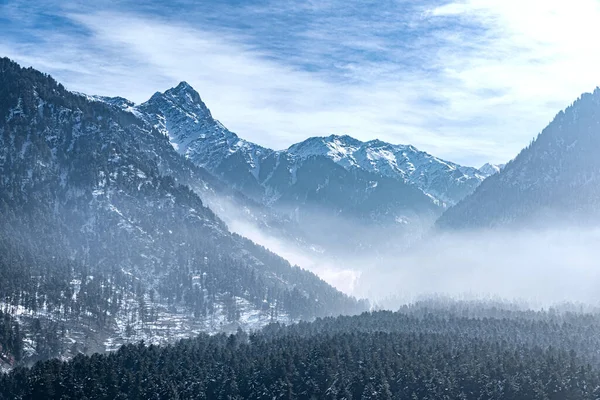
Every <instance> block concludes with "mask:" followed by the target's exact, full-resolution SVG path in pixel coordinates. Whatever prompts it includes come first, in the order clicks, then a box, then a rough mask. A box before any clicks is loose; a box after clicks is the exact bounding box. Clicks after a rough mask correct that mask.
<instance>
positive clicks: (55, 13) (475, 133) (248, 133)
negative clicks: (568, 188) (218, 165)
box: [0, 0, 600, 166]
mask: <svg viewBox="0 0 600 400" xmlns="http://www.w3.org/2000/svg"><path fill="white" fill-rule="evenodd" d="M415 3H416V4H415ZM115 4H117V5H115ZM598 18H600V7H599V5H598V3H597V2H596V1H594V0H577V1H574V2H569V3H568V4H567V3H564V2H559V1H537V0H527V1H519V2H517V1H513V0H504V1H499V0H485V1H478V0H468V1H455V2H442V1H430V0H428V1H424V2H409V1H378V2H362V1H361V2H359V1H356V2H354V1H351V2H341V1H337V0H326V1H319V2H311V1H309V2H306V1H302V2H300V1H297V2H295V1H284V2H280V1H279V2H271V1H253V2H242V3H239V2H234V1H224V2H217V3H211V2H192V1H175V2H168V4H165V3H164V2H160V3H159V2H156V3H153V2H147V3H145V4H144V5H143V6H138V5H136V4H135V3H133V2H129V1H121V2H118V3H115V2H103V1H99V2H95V3H94V4H93V5H89V4H88V3H87V2H69V3H68V5H64V4H61V3H59V2H52V1H46V2H41V3H37V4H36V5H32V4H31V2H22V1H20V0H9V1H8V2H5V3H4V5H2V6H0V37H1V38H2V39H1V40H0V54H2V55H6V56H9V57H11V58H14V59H15V60H17V61H19V62H21V63H23V64H26V65H32V66H34V67H36V68H39V69H41V70H44V71H46V72H49V73H51V74H52V75H53V76H55V77H56V78H57V79H59V80H61V81H63V82H65V83H66V85H67V86H68V87H69V88H71V89H73V90H78V91H83V92H88V93H94V94H103V95H122V96H125V97H128V98H130V99H132V100H134V101H136V102H140V101H144V100H145V99H147V98H148V97H149V96H150V95H151V94H152V93H153V92H154V91H157V90H161V91H162V90H165V89H167V88H169V87H171V86H174V85H176V84H177V83H178V81H180V80H187V81H188V82H190V83H191V84H192V85H193V86H194V87H195V88H196V89H197V90H198V91H199V92H200V94H201V96H202V98H203V99H204V100H205V101H206V103H207V104H208V106H209V107H210V108H211V110H212V111H213V114H214V115H215V116H216V117H217V118H218V119H220V120H221V121H222V122H223V123H224V124H225V125H226V126H227V127H229V128H230V129H232V130H234V131H236V132H238V133H239V134H240V135H241V136H243V137H245V138H247V139H250V140H253V141H255V142H258V143H260V144H262V145H265V146H269V147H273V148H284V147H287V146H289V145H290V144H292V143H294V142H297V141H300V140H303V139H305V138H306V137H308V136H313V135H327V134H331V133H340V134H341V133H345V134H350V135H352V136H355V137H357V138H359V139H373V138H380V139H382V140H386V141H390V142H393V143H410V144H413V145H415V146H417V147H419V148H421V149H423V150H425V151H428V152H430V153H433V154H435V155H437V156H441V157H444V158H447V159H450V160H452V161H457V162H460V163H464V164H469V165H476V166H478V165H479V164H482V163H483V162H486V161H493V162H501V161H506V160H507V159H510V158H512V157H513V156H514V155H515V154H516V153H517V152H518V151H519V149H520V148H521V147H523V146H524V145H526V144H527V143H528V142H529V141H530V139H531V138H532V137H533V136H535V135H536V134H537V132H539V131H540V130H541V129H542V128H543V127H544V126H545V125H546V124H547V123H548V122H549V121H550V120H551V118H552V117H553V116H554V114H556V112H558V111H559V110H560V109H561V108H564V107H565V106H566V105H568V104H569V103H571V102H572V101H573V100H574V99H575V98H576V97H577V96H578V95H579V94H581V93H582V92H584V91H590V90H592V89H593V88H594V87H595V86H596V85H597V84H598V83H599V82H600V76H599V75H600V73H598V72H597V71H600V51H599V50H600V44H598V42H597V41H596V40H595V38H597V37H598V34H599V33H600V26H598V24H596V21H598Z"/></svg>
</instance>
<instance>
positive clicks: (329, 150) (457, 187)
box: [287, 135, 485, 204]
mask: <svg viewBox="0 0 600 400" xmlns="http://www.w3.org/2000/svg"><path fill="white" fill-rule="evenodd" d="M287 151H288V152H289V153H291V154H293V155H295V156H297V157H301V158H306V157H309V156H315V155H321V156H325V157H328V158H330V159H331V160H333V161H334V162H336V163H337V164H339V165H341V166H343V167H344V168H346V169H350V168H359V169H363V170H366V171H368V172H373V173H379V174H382V175H384V176H387V177H390V178H394V179H399V180H401V181H403V182H407V183H410V184H414V185H416V186H417V187H419V189H421V190H422V191H423V192H424V193H425V194H427V195H429V196H431V197H433V198H435V199H436V200H438V201H440V202H441V203H445V204H454V203H456V202H457V201H458V200H460V199H461V198H462V197H463V196H464V195H466V194H468V193H469V192H470V191H472V190H473V189H474V188H475V187H476V186H477V185H478V184H479V183H480V182H481V181H482V180H483V179H484V178H485V176H483V174H481V173H480V172H479V171H478V170H477V169H475V168H471V167H463V166H460V165H458V164H454V163H452V162H449V161H445V160H442V159H440V158H437V157H434V156H432V155H430V154H428V153H426V152H423V151H420V150H418V149H417V148H415V147H414V146H412V145H402V144H399V145H395V144H391V143H388V142H384V141H382V140H379V139H374V140H370V141H368V142H362V141H360V140H357V139H354V138H352V137H350V136H347V135H344V136H338V135H331V136H327V137H313V138H309V139H307V140H305V141H303V142H300V143H298V144H295V145H293V146H291V147H290V148H289V149H288V150H287Z"/></svg>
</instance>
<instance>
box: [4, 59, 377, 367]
mask: <svg viewBox="0 0 600 400" xmlns="http://www.w3.org/2000/svg"><path fill="white" fill-rule="evenodd" d="M215 182H216V183H215ZM192 183H193V185H192ZM217 186H218V180H217V179H216V178H214V177H212V176H210V174H209V173H208V172H207V171H206V170H203V169H202V168H199V167H196V166H194V165H193V164H192V163H191V162H189V161H188V160H186V159H185V157H183V156H181V155H179V154H177V152H176V151H175V150H174V149H173V147H172V146H171V144H170V143H169V139H168V137H166V136H164V134H162V133H160V132H158V131H157V130H156V129H155V128H154V127H153V126H151V125H149V124H147V123H146V122H145V121H143V120H142V119H140V118H138V117H137V116H136V115H135V114H134V113H131V112H127V111H125V110H122V109H121V108H119V107H117V106H114V105H111V104H109V103H106V102H102V101H98V100H94V98H93V97H89V96H85V95H81V94H77V93H73V92H70V91H68V90H66V89H65V88H64V87H63V86H62V85H61V84H60V83H58V82H56V81H55V80H54V79H52V78H51V77H50V76H48V75H46V74H43V73H41V72H39V71H36V70H34V69H32V68H22V67H20V66H19V65H18V64H16V63H14V62H12V61H11V60H9V59H7V58H0V282H2V284H1V285H0V311H2V312H4V313H6V314H9V315H12V316H14V317H15V319H16V320H17V321H16V322H17V323H20V325H19V326H20V327H21V328H23V329H21V332H20V336H21V337H22V339H21V344H20V345H19V346H12V345H11V346H8V345H5V346H4V349H5V350H6V351H7V354H8V355H9V356H7V357H5V359H6V360H8V361H6V360H4V361H0V367H4V366H5V365H3V362H7V363H8V366H9V367H12V366H14V365H16V363H17V362H18V361H19V359H21V358H23V362H26V361H35V360H37V359H43V358H48V357H50V356H56V355H63V356H66V357H70V356H73V355H75V354H77V353H78V352H81V351H84V352H91V351H94V350H96V351H101V350H104V349H112V348H114V347H117V346H118V344H119V343H123V342H126V341H137V340H139V339H140V338H141V337H146V338H148V339H149V340H150V338H152V340H154V341H155V342H157V343H158V342H163V341H169V340H173V339H172V337H173V335H174V334H177V335H180V336H179V337H189V336H191V335H195V333H197V332H199V331H211V332H214V331H219V330H221V329H222V328H221V327H222V326H224V325H228V324H229V325H242V324H243V323H247V324H253V325H260V326H264V324H266V323H268V321H270V320H288V321H289V320H298V319H312V318H314V317H316V316H325V315H338V314H340V313H357V312H361V311H363V310H365V309H366V308H367V307H368V306H367V304H366V303H365V302H358V301H356V300H355V299H353V298H350V297H349V296H347V295H345V294H342V293H340V292H339V291H337V290H335V289H334V288H333V287H331V286H330V285H328V284H327V283H326V282H324V281H323V280H321V279H320V278H318V277H317V276H316V275H314V274H313V273H310V272H308V271H306V270H303V269H301V268H299V267H295V266H292V265H290V264H289V263H288V262H287V261H286V260H284V259H282V258H281V257H279V256H277V255H276V254H274V253H272V252H270V251H269V250H267V249H266V248H264V247H262V246H259V245H257V244H255V243H253V242H251V241H250V240H248V239H245V238H243V237H241V236H239V235H237V234H235V233H232V232H230V231H229V229H228V228H227V226H226V225H225V223H224V222H223V221H222V220H220V219H219V218H218V217H217V216H216V215H215V214H214V213H213V211H212V210H211V209H209V208H208V207H207V206H206V204H205V203H204V201H203V200H202V198H201V196H202V195H203V193H204V192H202V191H200V190H199V189H198V190H196V189H195V188H197V187H202V188H204V189H203V190H206V191H209V190H213V191H216V190H217V189H216V187H217ZM192 188H194V189H192ZM228 191H231V190H230V189H228ZM244 317H245V318H246V320H244V321H246V322H244V321H241V320H242V319H243V318H244ZM250 318H252V320H251V321H250V322H247V321H248V320H249V319H250ZM233 331H235V328H233ZM23 340H26V341H25V342H23ZM17 341H19V340H17ZM0 344H1V343H0ZM11 348H22V349H23V351H22V352H19V354H15V353H13V351H12V350H11ZM21 356H22V357H21Z"/></svg>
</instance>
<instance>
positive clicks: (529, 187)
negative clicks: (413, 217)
mask: <svg viewBox="0 0 600 400" xmlns="http://www.w3.org/2000/svg"><path fill="white" fill-rule="evenodd" d="M599 151H600V89H596V90H595V91H594V92H593V93H586V94H583V95H582V96H581V97H580V98H579V99H578V100H577V101H575V102H574V103H573V105H571V106H570V107H568V108H567V109H566V110H564V111H561V112H559V113H558V115H557V116H556V117H555V118H554V120H553V121H552V122H551V123H550V124H549V125H548V126H547V127H546V128H545V129H544V130H543V131H542V132H541V133H540V135H539V136H538V137H537V138H536V139H535V141H533V142H532V143H531V144H530V145H529V146H528V147H527V148H525V149H524V150H522V151H521V153H520V154H519V155H518V156H517V157H516V158H515V159H514V160H513V161H511V162H509V163H508V164H507V165H506V166H505V167H504V169H503V170H502V171H501V172H500V173H498V174H495V175H493V176H491V177H490V178H488V179H486V180H485V181H484V182H483V183H482V184H481V186H480V187H479V188H478V189H477V190H476V191H475V192H474V193H473V194H472V195H471V196H469V197H467V198H466V199H464V200H463V201H462V202H460V203H458V204H457V205H456V206H454V207H452V208H451V209H449V210H447V211H446V212H445V213H444V215H442V216H441V217H440V219H439V220H438V222H437V225H438V227H440V228H481V227H496V226H503V225H508V226H531V225H532V224H536V225H550V226H553V225H554V226H555V225H557V224H558V225H560V224H562V223H569V222H577V223H594V222H596V221H597V220H598V217H599V213H598V204H599V198H600V197H599V196H600V158H599V157H598V152H599Z"/></svg>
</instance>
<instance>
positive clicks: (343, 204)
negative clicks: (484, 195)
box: [94, 82, 499, 253]
mask: <svg viewBox="0 0 600 400" xmlns="http://www.w3.org/2000/svg"><path fill="white" fill-rule="evenodd" d="M94 99H96V100H98V101H102V102H105V103H108V104H111V105H115V106H118V107H121V108H122V109H124V110H126V111H128V112H131V113H133V114H134V115H136V116H138V117H139V118H141V119H143V120H144V121H146V122H147V123H148V124H150V125H152V126H153V127H154V128H156V129H157V130H158V131H159V132H161V133H162V134H164V135H165V136H166V137H168V139H169V142H170V143H171V145H172V146H173V148H174V149H175V150H176V151H177V152H178V153H179V154H181V155H183V156H184V157H185V158H186V159H188V160H190V161H191V162H192V163H194V164H195V165H196V166H199V167H202V168H205V169H206V170H208V171H209V172H210V173H212V174H213V175H215V176H216V177H218V178H219V179H221V180H222V181H223V182H225V183H226V184H228V185H229V186H230V187H231V188H233V189H234V190H236V191H239V192H241V193H243V194H244V195H245V196H246V197H247V198H248V199H251V200H253V201H254V202H255V204H260V205H262V206H265V207H267V208H268V209H269V210H270V211H271V214H275V215H277V217H274V218H275V220H279V221H281V220H284V221H288V225H289V222H290V221H292V223H293V224H294V234H293V235H292V236H294V238H296V239H299V240H301V241H302V242H303V243H309V244H311V245H317V246H318V247H319V248H322V249H325V250H329V251H330V252H331V250H333V252H334V253H335V251H336V250H337V251H338V252H345V251H347V250H346V249H348V248H352V249H354V248H358V249H365V248H374V247H378V248H381V247H389V246H397V245H398V243H404V242H409V241H410V240H409V238H411V237H418V235H419V234H420V233H421V232H423V231H424V230H426V229H427V228H428V227H429V226H431V225H432V224H433V222H434V221H435V219H436V218H437V217H438V216H439V215H440V214H441V213H442V212H443V211H444V210H445V209H446V208H447V207H448V206H451V205H454V204H456V203H457V202H459V201H460V200H461V199H462V198H464V197H465V196H467V195H469V194H470V193H472V192H473V191H474V190H475V188H476V187H477V186H478V185H479V184H480V183H481V182H482V181H483V180H484V179H485V178H486V177H487V176H489V175H491V174H494V173H496V172H497V171H498V170H499V168H498V167H497V166H492V165H490V164H486V165H485V166H484V167H483V168H482V170H478V169H476V168H472V167H465V166H461V165H458V164H455V163H452V162H449V161H445V160H442V159H440V158H437V157H434V156H432V155H430V154H427V153H425V152H423V151H419V150H418V149H416V148H415V147H414V146H410V145H393V144H390V143H386V142H382V141H379V140H372V141H368V142H362V141H359V140H357V139H354V138H352V137H350V136H347V135H344V136H338V135H330V136H327V137H312V138H309V139H307V140H305V141H303V142H300V143H297V144H294V145H292V146H290V147H289V148H288V149H286V150H278V151H277V150H273V149H269V148H266V147H263V146H260V145H258V144H255V143H252V142H249V141H247V140H244V139H242V138H240V137H239V136H238V135H237V134H235V133H233V132H231V131H230V130H228V129H227V128H225V127H224V126H223V124H221V123H220V122H219V121H218V120H216V119H215V118H213V116H212V114H211V112H210V110H209V109H208V107H207V106H206V105H205V104H204V102H203V101H202V100H201V98H200V95H199V94H198V93H197V92H196V91H195V90H194V89H193V88H192V87H191V86H190V85H189V84H188V83H186V82H181V83H180V84H179V85H177V86H176V87H174V88H171V89H169V90H167V91H165V92H164V93H161V92H157V93H155V94H154V95H153V96H152V97H151V98H150V99H149V100H148V101H146V102H144V103H142V104H140V105H134V104H133V103H132V102H130V101H128V100H126V99H123V98H120V97H116V98H106V97H95V98H94ZM219 203H221V202H219V201H216V204H214V206H215V207H219V205H217V204H219ZM239 207H245V204H241V205H239ZM251 208H252V207H251ZM248 215H250V216H253V215H254V212H250V213H249V214H248ZM256 219H257V218H254V220H256ZM280 224H281V223H280ZM353 225H361V226H365V225H367V226H374V227H375V229H377V230H379V231H385V232H387V233H386V234H385V235H383V236H385V237H387V238H390V240H391V242H388V241H387V240H383V241H382V240H381V237H382V235H364V234H362V233H357V234H356V235H353V234H352V233H351V232H353V231H355V230H356V229H353ZM343 226H347V229H343V232H341V231H342V230H341V229H340V227H343ZM289 231H290V229H288V232H289Z"/></svg>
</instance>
